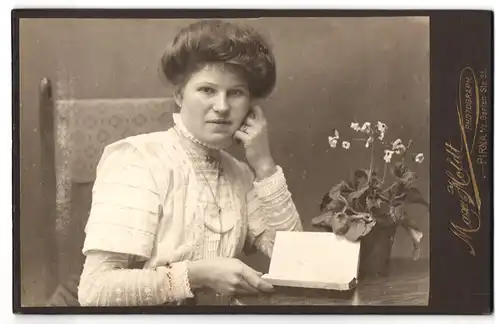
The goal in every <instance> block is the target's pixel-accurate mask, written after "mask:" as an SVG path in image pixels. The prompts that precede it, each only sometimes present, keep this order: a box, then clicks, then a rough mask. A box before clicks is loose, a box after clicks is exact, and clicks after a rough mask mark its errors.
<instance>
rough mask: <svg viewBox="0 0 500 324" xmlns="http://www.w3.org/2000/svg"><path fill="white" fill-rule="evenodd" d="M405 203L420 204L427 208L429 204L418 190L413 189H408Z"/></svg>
mask: <svg viewBox="0 0 500 324" xmlns="http://www.w3.org/2000/svg"><path fill="white" fill-rule="evenodd" d="M405 202H406V203H408V204H420V205H423V206H425V207H429V203H428V202H427V201H426V200H425V199H424V197H423V196H422V193H421V192H420V190H418V189H417V188H415V187H413V188H409V189H408V191H407V194H406V200H405Z"/></svg>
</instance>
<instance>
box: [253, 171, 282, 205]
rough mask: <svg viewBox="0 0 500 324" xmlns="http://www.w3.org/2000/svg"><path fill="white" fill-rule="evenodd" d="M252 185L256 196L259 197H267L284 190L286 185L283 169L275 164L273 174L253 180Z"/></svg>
mask: <svg viewBox="0 0 500 324" xmlns="http://www.w3.org/2000/svg"><path fill="white" fill-rule="evenodd" d="M253 186H254V189H255V192H256V194H257V196H259V197H260V198H268V197H270V196H275V195H276V194H280V193H281V192H282V191H286V190H287V186H286V179H285V174H284V173H283V169H282V168H281V167H280V166H279V165H277V166H276V172H275V173H274V174H272V175H271V176H269V177H267V178H265V179H262V180H260V181H254V182H253Z"/></svg>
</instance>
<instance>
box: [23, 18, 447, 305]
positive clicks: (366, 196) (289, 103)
mask: <svg viewBox="0 0 500 324" xmlns="http://www.w3.org/2000/svg"><path fill="white" fill-rule="evenodd" d="M18 28H19V30H18V35H19V39H18V43H19V107H20V109H19V117H20V130H19V132H20V142H19V143H20V167H19V170H20V173H21V175H20V206H19V209H20V211H19V215H20V217H19V228H20V232H19V243H20V244H19V247H20V249H19V251H17V252H18V253H19V265H20V273H19V274H18V278H19V281H20V288H21V289H20V300H21V306H22V307H47V308H49V307H81V308H90V307H132V308H133V307H143V306H175V307H183V306H184V307H187V306H189V307H197V306H203V305H215V306H220V305H223V306H231V307H232V308H238V307H241V306H283V305H291V306H304V305H309V306H316V305H329V306H428V305H429V294H430V293H429V292H430V277H431V271H430V262H429V260H430V258H431V256H432V255H431V240H430V231H431V230H432V228H431V222H430V209H429V208H430V207H429V206H430V204H431V203H432V201H431V196H430V181H431V177H430V162H429V161H430V140H431V136H430V134H431V129H430V114H431V109H430V101H431V100H430V98H431V95H430V89H431V81H430V80H431V65H430V64H431V63H430V62H431V55H430V19H429V16H428V15H406V16H405V15H401V16H377V15H373V16H370V15H363V16H359V17H342V16H339V17H307V16H304V17H256V18H254V17H248V18H244V17H243V18H236V17H235V18H205V17H204V18H197V17H193V18H187V17H182V18H174V17H172V18H162V19H149V18H117V19H111V18H85V19H83V18H76V17H75V18H43V17H41V18H21V19H19V26H18ZM450 56H453V54H452V53H450ZM438 204H439V202H438ZM436 216H439V215H434V217H436ZM433 253H434V250H433ZM440 253H444V252H443V251H440Z"/></svg>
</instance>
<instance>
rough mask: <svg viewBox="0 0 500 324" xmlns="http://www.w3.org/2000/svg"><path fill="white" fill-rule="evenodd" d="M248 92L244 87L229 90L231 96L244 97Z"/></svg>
mask: <svg viewBox="0 0 500 324" xmlns="http://www.w3.org/2000/svg"><path fill="white" fill-rule="evenodd" d="M246 94H247V92H246V91H244V90H242V89H233V90H230V91H229V95H230V96H236V97H242V96H245V95H246Z"/></svg>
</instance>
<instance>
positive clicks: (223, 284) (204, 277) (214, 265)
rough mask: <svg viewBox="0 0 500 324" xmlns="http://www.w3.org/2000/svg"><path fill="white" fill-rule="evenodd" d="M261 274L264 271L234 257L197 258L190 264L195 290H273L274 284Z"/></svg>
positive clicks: (192, 283) (234, 292) (191, 281)
mask: <svg viewBox="0 0 500 324" xmlns="http://www.w3.org/2000/svg"><path fill="white" fill-rule="evenodd" d="M261 276H262V273H260V272H258V271H256V270H254V269H252V268H250V267H249V266H247V265H246V264H244V263H243V262H242V261H240V260H238V259H232V258H213V259H204V260H196V261H190V262H189V264H188V277H189V282H190V285H191V288H192V289H193V290H196V289H204V288H209V289H211V290H214V291H215V292H216V293H219V294H223V295H236V294H252V293H254V294H257V293H262V292H272V291H273V286H272V285H271V284H269V283H267V282H265V281H264V280H263V279H262V278H261Z"/></svg>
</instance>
